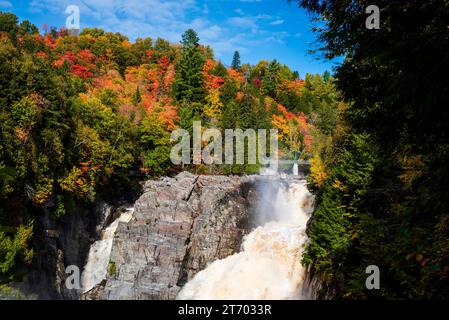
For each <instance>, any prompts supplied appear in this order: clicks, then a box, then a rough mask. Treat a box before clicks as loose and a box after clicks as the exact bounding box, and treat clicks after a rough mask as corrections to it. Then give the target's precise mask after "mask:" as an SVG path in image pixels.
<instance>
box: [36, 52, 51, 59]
mask: <svg viewBox="0 0 449 320" xmlns="http://www.w3.org/2000/svg"><path fill="white" fill-rule="evenodd" d="M36 56H37V57H38V58H39V59H47V58H48V55H47V54H46V53H45V52H43V51H39V52H38V53H36Z"/></svg>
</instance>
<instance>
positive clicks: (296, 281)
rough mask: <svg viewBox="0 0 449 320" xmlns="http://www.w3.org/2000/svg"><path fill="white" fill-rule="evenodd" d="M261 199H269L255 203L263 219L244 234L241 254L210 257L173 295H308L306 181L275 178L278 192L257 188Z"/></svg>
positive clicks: (309, 199) (221, 297) (212, 297)
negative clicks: (260, 191)
mask: <svg viewBox="0 0 449 320" xmlns="http://www.w3.org/2000/svg"><path fill="white" fill-rule="evenodd" d="M260 202H261V203H264V202H265V203H267V202H271V205H270V206H266V208H268V209H266V210H264V209H263V208H260V214H261V216H264V217H263V220H265V221H268V222H265V223H263V224H262V225H261V226H259V227H257V228H256V229H255V230H253V231H252V232H251V233H250V234H248V235H247V236H246V237H245V239H244V241H243V245H242V251H241V252H240V253H236V254H234V255H232V256H229V257H227V258H225V259H222V260H217V261H214V262H213V263H211V264H210V265H209V266H207V268H206V269H204V270H203V271H200V272H199V273H197V274H196V275H195V276H194V278H193V279H191V280H190V281H189V282H188V283H187V284H186V285H185V286H184V287H183V288H182V290H181V291H180V292H179V294H178V296H177V299H179V300H200V299H204V300H227V299H228V300H229V299H237V300H242V299H248V300H253V299H254V300H274V299H276V300H277V299H284V300H289V299H311V295H310V291H309V289H308V288H307V285H306V281H305V279H306V269H305V268H304V267H303V266H302V265H301V257H302V253H303V250H304V247H305V245H306V244H307V241H308V239H307V235H306V226H307V221H308V220H309V217H310V214H311V212H312V210H313V197H312V195H311V194H310V192H309V191H308V189H307V187H306V183H305V181H298V180H294V181H287V182H285V183H280V184H279V188H278V189H277V193H275V194H273V192H272V191H271V193H270V192H262V196H261V199H260ZM259 207H260V206H259ZM262 211H265V212H262ZM267 211H268V212H267ZM267 216H269V219H267Z"/></svg>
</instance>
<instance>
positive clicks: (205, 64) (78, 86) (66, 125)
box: [0, 13, 338, 280]
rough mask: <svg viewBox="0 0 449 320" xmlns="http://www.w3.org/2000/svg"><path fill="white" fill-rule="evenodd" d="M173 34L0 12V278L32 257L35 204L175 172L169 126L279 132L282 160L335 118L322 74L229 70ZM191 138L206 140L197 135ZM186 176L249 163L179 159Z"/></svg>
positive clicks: (90, 195) (57, 205)
mask: <svg viewBox="0 0 449 320" xmlns="http://www.w3.org/2000/svg"><path fill="white" fill-rule="evenodd" d="M180 40H181V41H180V43H175V44H173V43H169V42H167V41H165V40H163V39H155V40H153V39H150V38H145V39H137V40H136V41H135V42H134V43H131V42H130V41H129V40H128V39H127V38H126V37H125V36H123V35H121V34H118V33H110V32H107V31H104V30H100V29H84V30H82V31H81V32H80V34H79V35H70V34H69V33H68V32H67V31H66V30H63V29H62V30H56V29H52V30H51V31H49V32H48V33H46V34H40V33H39V32H38V29H37V28H36V27H35V26H34V25H32V24H31V23H29V22H28V21H19V20H18V18H17V17H16V16H14V15H13V14H9V13H0V87H1V90H0V228H1V229H0V277H1V278H0V280H1V279H7V278H9V279H10V280H16V279H17V272H16V271H17V269H18V268H19V267H20V266H21V265H24V264H31V265H32V263H33V257H35V255H36V252H35V248H33V244H32V237H33V229H34V228H35V224H36V221H37V219H38V217H39V216H40V215H42V214H43V213H44V212H47V213H49V214H50V216H51V217H52V219H58V218H60V217H61V216H63V215H64V214H65V213H66V212H68V211H73V210H76V208H79V207H80V206H81V207H89V206H91V205H92V203H93V202H94V201H95V199H98V198H102V199H109V198H112V197H114V196H116V195H119V194H121V193H122V192H123V191H126V190H128V189H129V188H133V187H136V186H137V181H138V180H142V179H144V178H145V177H157V176H160V175H164V174H171V173H174V172H177V171H180V170H181V169H182V168H180V167H177V166H174V165H173V164H172V163H171V162H170V158H169V155H170V150H171V148H172V145H173V141H170V133H171V132H172V131H173V130H174V129H175V128H178V127H182V128H185V129H191V126H192V121H193V120H201V121H202V124H203V127H215V128H219V129H226V128H230V129H234V128H242V129H245V128H254V129H264V128H266V129H268V128H277V129H279V138H280V145H281V150H282V151H281V152H282V153H283V155H282V157H284V158H291V157H294V156H295V155H296V154H298V153H302V154H303V156H304V157H307V156H308V155H311V152H312V148H311V144H312V141H313V136H319V135H318V133H319V132H323V133H325V134H328V133H330V132H331V131H332V129H333V127H334V126H335V122H336V112H335V110H336V106H337V104H338V96H337V93H336V90H335V87H334V80H333V78H332V77H330V75H329V74H328V73H326V74H324V75H323V76H320V75H306V76H305V79H300V78H299V74H298V72H296V71H292V70H290V69H289V68H288V67H287V66H285V65H282V64H281V63H279V62H277V61H261V62H259V63H258V64H256V65H249V64H241V62H240V59H241V57H240V56H239V53H238V52H236V53H235V55H234V59H233V61H232V64H231V67H225V65H224V64H223V63H222V62H220V61H217V60H216V59H214V54H213V50H212V48H210V47H207V46H203V45H201V44H200V39H198V36H197V35H196V33H195V32H194V31H193V30H188V31H186V32H185V34H184V35H182V37H181V35H180ZM203 143H205V144H206V141H204V142H203ZM183 169H188V170H193V171H196V172H198V173H201V172H204V173H215V174H218V173H225V174H242V173H254V172H257V170H258V165H237V164H235V165H216V166H214V167H212V168H211V167H206V166H201V165H200V166H194V167H193V166H192V167H188V166H185V167H184V168H183Z"/></svg>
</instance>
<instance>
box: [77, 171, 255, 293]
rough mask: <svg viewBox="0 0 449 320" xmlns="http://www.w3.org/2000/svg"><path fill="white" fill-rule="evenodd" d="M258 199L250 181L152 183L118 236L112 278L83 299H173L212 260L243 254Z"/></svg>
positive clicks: (189, 177) (186, 176) (184, 177)
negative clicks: (252, 212)
mask: <svg viewBox="0 0 449 320" xmlns="http://www.w3.org/2000/svg"><path fill="white" fill-rule="evenodd" d="M254 199H255V188H254V183H253V179H252V178H249V177H227V176H196V175H193V174H190V173H186V172H183V173H180V174H179V175H177V176H176V177H175V178H164V179H161V180H157V181H147V182H146V183H145V184H144V193H143V195H142V196H141V197H140V198H139V199H138V200H137V202H136V203H135V208H134V210H135V211H134V215H133V217H132V219H131V220H130V221H129V222H127V223H126V222H120V223H119V225H118V228H117V230H116V233H115V237H114V241H113V245H112V252H111V256H110V266H113V267H112V268H109V272H108V275H107V278H106V279H105V280H104V281H102V283H100V284H99V285H97V286H96V287H95V288H94V289H92V290H91V291H89V292H87V293H85V294H84V295H83V297H82V298H83V299H174V298H175V297H176V295H177V293H178V292H179V290H180V289H181V287H182V286H183V285H184V284H185V283H186V282H187V281H188V280H190V279H191V278H192V277H193V276H194V275H195V274H196V273H197V272H198V271H200V270H202V269H204V268H205V267H206V265H207V264H208V263H209V262H212V261H214V260H216V259H222V258H225V257H227V256H229V255H231V254H234V253H235V252H238V251H239V250H240V245H241V242H242V238H243V236H244V234H245V233H246V232H247V231H248V226H249V220H248V219H249V216H250V214H249V213H250V210H251V209H250V208H251V207H252V206H253V203H252V202H253V201H254Z"/></svg>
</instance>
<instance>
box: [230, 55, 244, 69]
mask: <svg viewBox="0 0 449 320" xmlns="http://www.w3.org/2000/svg"><path fill="white" fill-rule="evenodd" d="M231 67H232V69H234V70H240V68H241V67H242V66H241V64H240V53H239V52H238V51H235V52H234V56H233V57H232V64H231Z"/></svg>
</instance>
